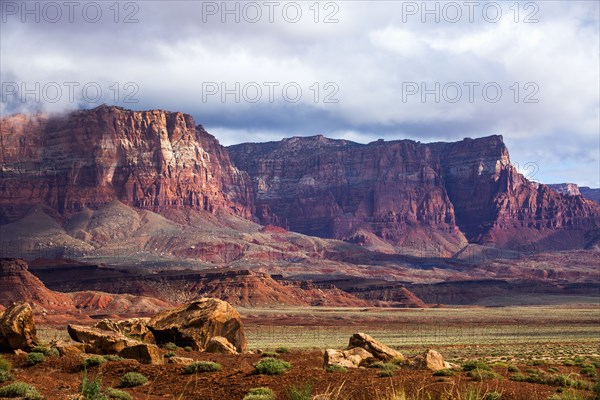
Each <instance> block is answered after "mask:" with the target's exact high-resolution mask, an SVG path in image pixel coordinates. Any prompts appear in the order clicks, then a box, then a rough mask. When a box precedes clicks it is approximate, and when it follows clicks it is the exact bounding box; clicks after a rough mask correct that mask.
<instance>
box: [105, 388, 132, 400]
mask: <svg viewBox="0 0 600 400" xmlns="http://www.w3.org/2000/svg"><path fill="white" fill-rule="evenodd" d="M104 393H105V394H106V396H108V398H109V399H117V400H133V397H131V395H130V394H129V393H127V392H125V391H123V390H119V389H113V388H108V389H106V391H105V392H104Z"/></svg>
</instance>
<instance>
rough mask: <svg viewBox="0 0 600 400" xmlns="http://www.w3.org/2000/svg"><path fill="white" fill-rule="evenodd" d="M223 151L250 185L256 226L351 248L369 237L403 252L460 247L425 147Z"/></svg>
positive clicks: (303, 144) (299, 141) (304, 141)
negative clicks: (270, 226)
mask: <svg viewBox="0 0 600 400" xmlns="http://www.w3.org/2000/svg"><path fill="white" fill-rule="evenodd" d="M229 150H230V152H231V155H232V158H233V160H234V162H235V164H236V165H237V166H238V168H240V169H241V170H244V171H247V172H248V174H249V175H250V176H251V177H252V179H253V185H254V193H255V204H256V212H255V215H256V217H257V218H258V219H259V221H260V222H262V223H271V224H276V225H280V226H283V227H285V228H288V229H290V230H293V231H298V232H302V233H305V234H309V235H314V236H321V237H329V238H340V239H346V240H350V241H353V242H360V240H361V237H364V236H365V235H364V232H372V233H374V234H375V235H376V236H378V237H380V238H383V239H384V240H385V241H387V242H388V243H392V244H393V245H395V246H401V247H406V248H407V249H412V248H415V247H417V246H420V245H421V244H422V243H427V242H429V243H430V244H431V242H436V244H440V245H441V247H442V250H443V251H444V252H446V251H450V252H453V251H456V250H457V249H459V248H460V247H461V246H463V245H464V244H465V243H466V241H465V239H464V236H463V235H462V234H461V233H460V232H459V230H458V229H457V227H456V220H455V212H454V206H453V204H452V203H451V201H450V198H449V197H448V193H447V191H446V189H445V187H444V183H443V177H442V169H441V165H440V160H439V157H438V156H436V155H435V154H433V153H432V152H431V149H430V148H429V147H427V146H424V145H419V144H417V143H415V142H412V141H399V142H376V143H372V144H369V145H360V144H356V143H352V142H347V141H342V140H331V139H327V138H324V137H323V136H315V137H310V138H298V137H294V138H290V139H285V140H283V141H281V142H279V143H266V144H252V143H249V144H242V145H237V146H232V147H230V148H229ZM409 234H412V236H411V235H409ZM430 239H433V240H430Z"/></svg>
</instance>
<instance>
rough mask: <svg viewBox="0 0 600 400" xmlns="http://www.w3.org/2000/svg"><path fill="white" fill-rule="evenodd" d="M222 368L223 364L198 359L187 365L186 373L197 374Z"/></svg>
mask: <svg viewBox="0 0 600 400" xmlns="http://www.w3.org/2000/svg"><path fill="white" fill-rule="evenodd" d="M220 370H221V364H219V363H216V362H212V361H197V362H194V363H191V364H190V365H188V366H187V367H185V373H186V374H197V373H199V372H217V371H220Z"/></svg>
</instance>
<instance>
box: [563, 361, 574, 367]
mask: <svg viewBox="0 0 600 400" xmlns="http://www.w3.org/2000/svg"><path fill="white" fill-rule="evenodd" d="M563 365H564V366H565V367H572V366H574V365H575V361H574V360H565V361H563Z"/></svg>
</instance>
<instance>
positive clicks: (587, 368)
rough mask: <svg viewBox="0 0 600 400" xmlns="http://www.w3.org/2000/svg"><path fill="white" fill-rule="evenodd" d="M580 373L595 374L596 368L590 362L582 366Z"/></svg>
mask: <svg viewBox="0 0 600 400" xmlns="http://www.w3.org/2000/svg"><path fill="white" fill-rule="evenodd" d="M581 374H582V375H587V376H596V368H595V367H594V366H593V365H591V364H588V365H584V366H583V368H581Z"/></svg>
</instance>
